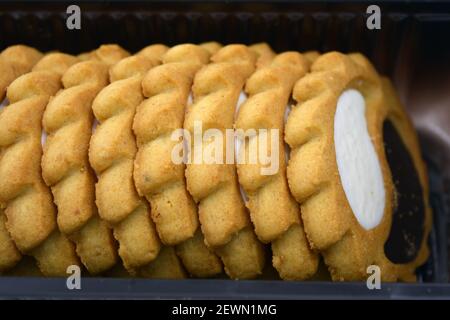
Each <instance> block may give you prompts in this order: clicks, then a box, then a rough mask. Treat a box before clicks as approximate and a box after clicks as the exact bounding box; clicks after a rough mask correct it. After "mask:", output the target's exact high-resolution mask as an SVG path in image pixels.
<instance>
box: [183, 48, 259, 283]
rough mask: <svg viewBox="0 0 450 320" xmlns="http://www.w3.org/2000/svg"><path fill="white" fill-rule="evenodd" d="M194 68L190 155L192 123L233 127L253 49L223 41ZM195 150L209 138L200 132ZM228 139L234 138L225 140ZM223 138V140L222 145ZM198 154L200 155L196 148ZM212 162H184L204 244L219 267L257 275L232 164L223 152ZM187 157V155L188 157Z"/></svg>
mask: <svg viewBox="0 0 450 320" xmlns="http://www.w3.org/2000/svg"><path fill="white" fill-rule="evenodd" d="M211 61H212V63H210V64H208V65H207V66H205V67H204V68H203V69H202V70H200V71H199V72H198V73H197V74H196V76H195V79H194V84H193V87H192V92H193V104H192V105H189V106H188V111H187V114H186V118H185V122H184V128H185V129H186V130H187V131H188V132H189V133H190V135H191V137H193V138H192V139H191V142H190V143H191V148H190V149H191V150H193V153H192V158H195V157H196V154H195V153H196V151H195V148H193V147H194V145H193V144H194V141H195V140H196V139H198V137H195V136H194V135H195V134H196V133H194V128H195V126H196V124H199V123H200V124H201V126H202V130H204V131H206V130H208V129H213V130H218V131H220V132H221V133H222V134H223V135H225V130H226V129H233V123H234V114H235V107H236V104H237V103H238V99H239V95H240V92H241V90H242V87H243V86H244V83H245V81H246V79H247V78H248V77H249V76H250V75H251V74H252V73H253V72H254V70H255V63H256V54H255V53H253V52H252V51H251V50H250V49H249V48H247V47H246V46H244V45H228V46H225V47H223V48H222V49H220V50H219V51H218V52H217V53H216V54H215V55H213V56H212V58H211ZM200 139H201V141H200V144H201V150H208V148H210V146H211V145H212V144H213V143H214V141H213V140H211V139H210V140H206V139H202V137H200ZM231 143H234V140H233V141H231ZM226 144H227V143H224V144H223V145H224V146H225V145H226ZM200 155H201V156H202V158H203V155H204V154H202V153H200ZM222 156H223V157H222V158H221V159H219V162H218V163H217V162H216V163H206V162H203V159H200V160H201V161H195V160H194V161H192V162H190V163H189V162H188V165H187V167H186V181H187V188H188V190H189V192H190V194H191V195H192V196H193V198H194V200H195V202H196V203H197V204H198V208H199V218H200V222H201V229H202V232H203V234H204V236H205V242H206V244H207V245H208V246H209V247H210V248H212V249H213V250H215V252H217V253H218V254H219V256H220V257H221V259H222V261H223V263H224V266H225V271H226V273H227V274H228V276H230V277H231V278H233V279H242V278H253V277H256V276H257V275H259V274H261V272H262V268H263V265H264V252H263V247H262V245H261V243H260V242H259V241H258V240H257V238H256V236H255V234H254V232H253V228H252V225H251V222H250V219H249V216H248V213H247V212H246V209H245V206H244V203H243V201H242V199H241V196H240V193H239V186H238V182H237V175H236V167H235V165H234V164H227V163H226V159H225V155H224V154H223V155H222ZM189 157H191V156H189Z"/></svg>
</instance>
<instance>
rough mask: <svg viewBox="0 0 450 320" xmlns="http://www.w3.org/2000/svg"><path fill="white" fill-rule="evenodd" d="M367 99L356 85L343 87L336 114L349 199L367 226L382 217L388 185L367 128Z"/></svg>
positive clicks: (336, 141)
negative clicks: (384, 179)
mask: <svg viewBox="0 0 450 320" xmlns="http://www.w3.org/2000/svg"><path fill="white" fill-rule="evenodd" d="M365 109H366V103H365V100H364V97H363V96H362V94H361V93H360V92H359V91H357V90H354V89H349V90H346V91H344V92H343V93H342V94H341V95H340V97H339V99H338V102H337V107H336V113H335V116H334V144H335V152H336V162H337V166H338V170H339V176H340V179H341V183H342V187H343V189H344V192H345V196H346V198H347V201H348V203H349V205H350V207H351V209H352V211H353V214H354V215H355V217H356V219H357V220H358V222H359V224H360V225H361V226H362V227H363V228H364V229H366V230H370V229H373V228H375V227H376V226H378V224H379V223H380V222H381V220H382V218H383V212H384V206H385V189H384V182H383V175H382V172H381V166H380V162H379V160H378V156H377V154H376V152H375V148H374V146H373V144H372V140H371V138H370V136H369V132H368V129H367V122H366V116H365Z"/></svg>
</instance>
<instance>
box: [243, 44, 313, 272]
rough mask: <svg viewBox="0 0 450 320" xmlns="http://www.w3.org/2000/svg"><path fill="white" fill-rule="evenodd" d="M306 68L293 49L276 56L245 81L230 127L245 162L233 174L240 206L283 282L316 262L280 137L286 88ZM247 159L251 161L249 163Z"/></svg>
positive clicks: (284, 110) (286, 96)
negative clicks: (268, 249)
mask: <svg viewBox="0 0 450 320" xmlns="http://www.w3.org/2000/svg"><path fill="white" fill-rule="evenodd" d="M308 69H309V62H308V61H307V60H306V58H304V57H303V56H302V55H301V54H299V53H296V52H286V53H282V54H279V55H277V56H276V57H275V59H273V61H272V62H271V63H268V64H266V66H265V67H262V68H260V69H259V70H258V71H256V72H255V73H254V74H253V75H252V76H251V77H250V78H249V79H248V80H247V83H246V87H245V91H246V93H247V96H246V99H245V101H244V102H243V103H242V104H241V106H240V108H239V113H238V117H237V120H236V129H237V130H242V133H243V134H244V135H243V136H242V137H241V139H242V143H244V145H241V146H240V150H238V152H239V153H238V157H241V156H242V157H243V159H246V161H245V162H244V163H239V162H238V164H237V172H238V177H239V182H240V185H241V187H242V188H243V190H244V191H245V194H246V195H245V196H246V198H247V201H246V206H247V208H248V209H249V211H250V217H251V220H252V222H253V224H254V226H255V232H256V235H257V236H258V238H259V240H261V241H262V242H264V243H272V251H273V265H274V267H275V268H276V269H277V270H278V273H279V274H280V277H281V278H283V279H286V280H294V279H297V280H301V279H305V278H308V277H310V276H312V275H313V274H314V273H315V272H316V270H317V264H318V257H317V254H315V253H313V252H312V251H311V250H310V248H309V244H308V242H307V240H306V237H305V234H304V231H303V226H302V223H301V220H300V209H299V206H298V204H297V203H296V201H295V199H294V198H293V197H292V196H291V194H290V192H289V188H288V184H287V178H286V160H285V159H286V156H287V155H286V154H285V150H284V140H283V133H284V118H285V112H286V108H287V105H288V102H289V98H290V95H291V91H292V87H293V86H294V83H295V82H296V80H298V79H299V78H301V77H303V76H304V75H305V74H306V73H307V72H308ZM263 145H264V146H263ZM263 147H264V148H266V149H267V152H266V153H267V154H268V155H269V157H268V158H270V159H271V161H270V163H264V164H263V163H262V159H261V158H259V157H258V150H260V149H261V148H263ZM252 157H254V158H255V160H256V161H254V163H250V161H249V159H251V158H252ZM274 206H276V209H275V207H274Z"/></svg>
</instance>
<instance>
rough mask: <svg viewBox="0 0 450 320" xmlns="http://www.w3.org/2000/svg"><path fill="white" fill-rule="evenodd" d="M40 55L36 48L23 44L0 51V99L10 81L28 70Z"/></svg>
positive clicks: (3, 95)
mask: <svg viewBox="0 0 450 320" xmlns="http://www.w3.org/2000/svg"><path fill="white" fill-rule="evenodd" d="M42 57H43V54H42V53H40V52H39V51H38V50H36V49H34V48H31V47H28V46H25V45H15V46H11V47H8V48H6V49H5V50H3V51H2V52H1V53H0V101H2V100H3V98H4V97H5V94H6V88H7V87H8V86H9V85H10V84H11V82H13V81H14V80H15V79H17V78H18V77H19V76H21V75H23V74H24V73H27V72H29V71H30V70H31V68H32V67H33V66H34V65H35V64H36V63H37V62H38V61H39V60H40V59H41V58H42Z"/></svg>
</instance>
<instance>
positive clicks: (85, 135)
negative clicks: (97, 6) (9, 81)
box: [42, 45, 128, 274]
mask: <svg viewBox="0 0 450 320" xmlns="http://www.w3.org/2000/svg"><path fill="white" fill-rule="evenodd" d="M127 55H128V53H127V52H126V51H125V50H123V49H122V48H120V47H119V46H116V45H103V46H101V47H100V48H99V49H97V50H96V51H94V52H93V53H92V59H91V60H87V61H82V62H79V63H77V64H75V65H73V66H72V67H70V68H69V69H68V70H67V71H66V72H65V73H64V75H63V77H62V83H63V87H64V89H63V90H61V91H60V92H58V94H57V95H56V96H54V97H53V98H52V99H51V101H50V102H49V104H48V106H47V109H46V110H45V113H44V117H43V121H42V122H43V126H44V129H45V132H46V133H47V139H46V141H45V144H44V155H43V157H42V174H43V178H44V181H45V182H46V184H47V185H48V186H50V187H51V189H52V193H53V197H54V202H55V204H56V206H57V207H58V226H59V228H60V230H61V231H62V232H63V233H64V234H66V235H68V236H69V237H70V238H71V240H72V241H74V242H75V243H76V250H77V254H78V255H79V256H80V258H81V261H82V262H83V264H84V265H85V266H86V268H87V269H88V271H89V272H90V273H91V274H98V273H101V272H103V271H105V270H107V269H109V268H111V267H112V266H113V265H114V264H115V263H116V261H117V252H116V245H115V243H114V239H113V237H112V234H111V230H110V229H109V228H108V226H107V225H106V223H105V222H104V221H102V220H101V219H100V217H99V216H98V213H97V207H96V205H95V176H94V173H93V171H92V169H91V167H90V165H89V161H88V148H89V141H90V137H91V134H92V125H93V114H92V109H91V106H92V102H93V100H94V98H95V97H96V95H97V94H98V92H99V91H100V90H101V89H102V88H103V87H105V86H106V85H107V84H108V82H109V81H108V70H109V66H111V65H113V64H115V63H116V62H118V61H119V60H120V59H122V58H124V57H125V56H127Z"/></svg>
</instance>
